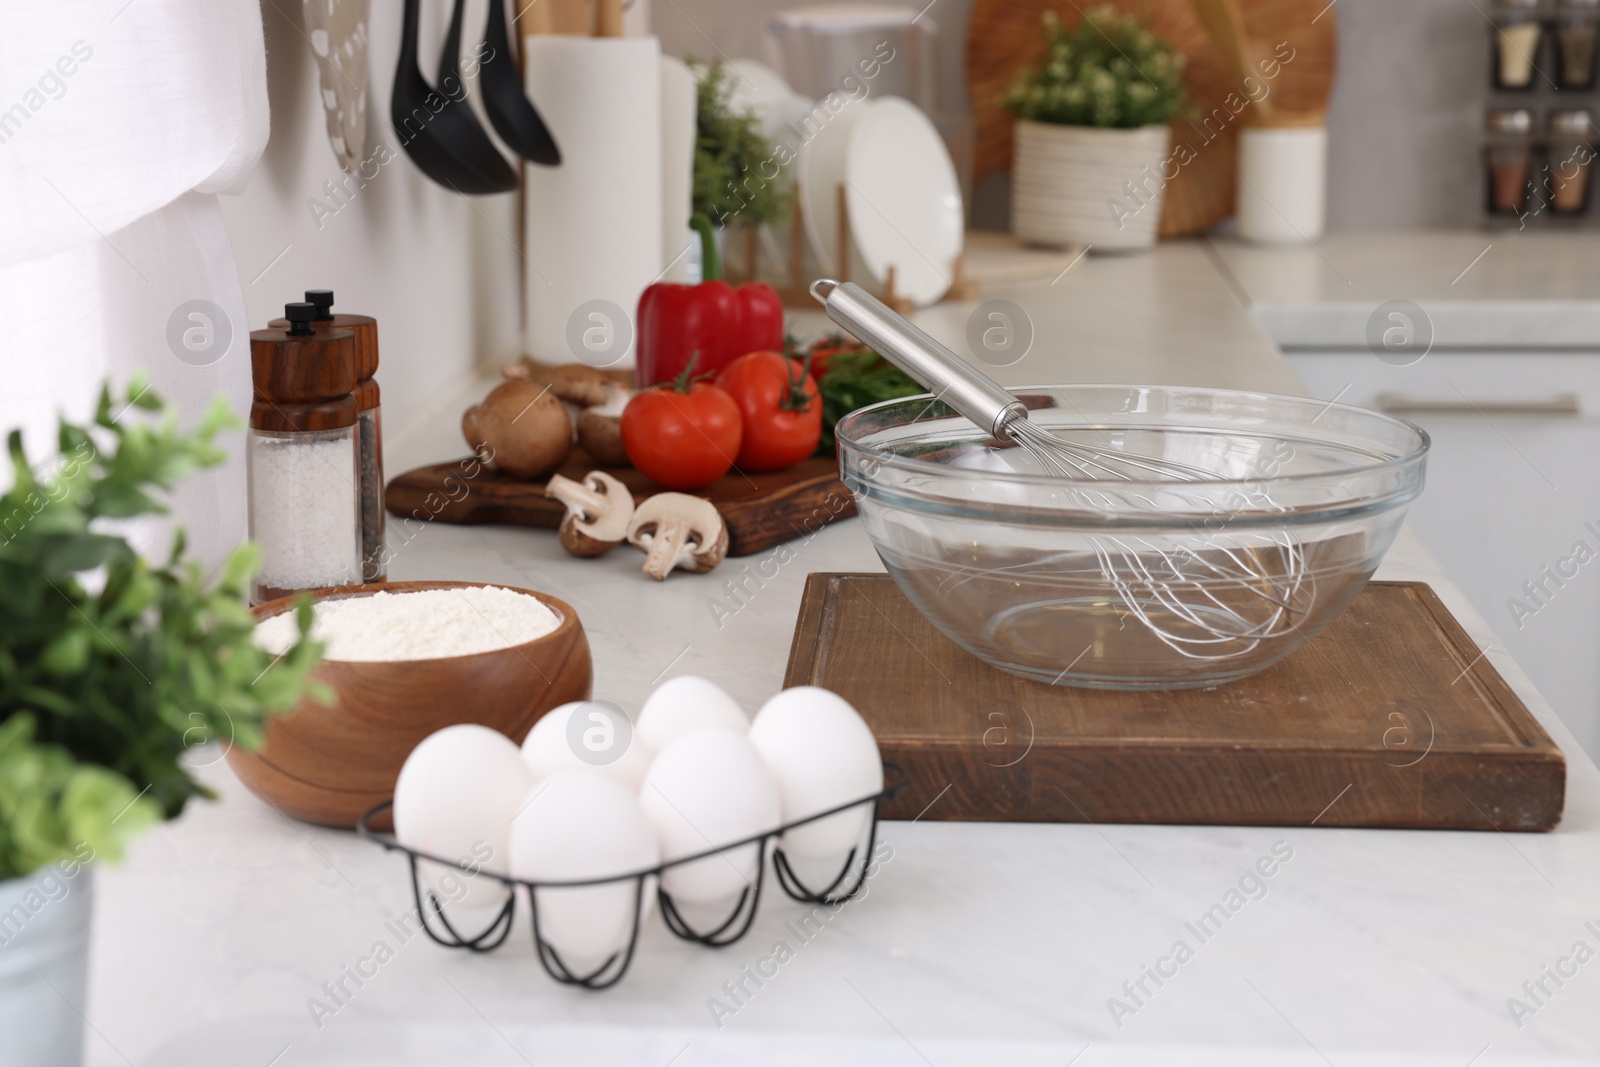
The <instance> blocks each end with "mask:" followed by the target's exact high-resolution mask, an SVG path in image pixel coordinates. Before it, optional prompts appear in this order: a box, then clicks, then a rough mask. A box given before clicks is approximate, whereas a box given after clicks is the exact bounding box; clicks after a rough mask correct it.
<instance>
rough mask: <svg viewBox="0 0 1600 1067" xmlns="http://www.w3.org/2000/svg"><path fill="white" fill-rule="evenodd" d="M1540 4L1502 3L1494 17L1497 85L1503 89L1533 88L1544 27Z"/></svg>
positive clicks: (1512, 0)
mask: <svg viewBox="0 0 1600 1067" xmlns="http://www.w3.org/2000/svg"><path fill="white" fill-rule="evenodd" d="M1537 5H1538V0H1500V3H1499V4H1498V5H1497V6H1498V10H1496V11H1495V15H1494V28H1493V30H1492V31H1491V32H1492V33H1493V35H1494V84H1495V85H1496V86H1497V87H1498V88H1501V89H1527V88H1529V87H1530V86H1532V85H1533V79H1534V74H1535V73H1536V71H1537V60H1538V57H1539V38H1540V37H1541V36H1542V35H1543V27H1542V26H1541V25H1540V23H1539V19H1538V14H1537V11H1536V8H1537Z"/></svg>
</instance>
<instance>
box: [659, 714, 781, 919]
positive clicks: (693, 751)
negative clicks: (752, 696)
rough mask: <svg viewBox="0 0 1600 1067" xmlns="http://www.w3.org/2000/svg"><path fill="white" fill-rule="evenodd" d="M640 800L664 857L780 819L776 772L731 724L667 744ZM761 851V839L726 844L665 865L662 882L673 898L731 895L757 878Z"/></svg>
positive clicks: (711, 845) (753, 831)
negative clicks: (688, 860) (711, 852)
mask: <svg viewBox="0 0 1600 1067" xmlns="http://www.w3.org/2000/svg"><path fill="white" fill-rule="evenodd" d="M639 800H640V801H641V802H642V803H643V804H644V811H645V815H647V816H648V817H649V819H650V824H651V825H652V826H654V827H655V831H656V839H657V840H659V841H660V842H661V859H662V862H664V863H669V862H671V861H672V860H674V859H678V858H681V857H683V856H690V855H693V854H694V853H696V852H704V851H706V850H707V849H711V848H716V847H719V846H721V845H726V844H730V843H732V842H734V841H739V840H742V839H744V838H747V837H750V836H752V835H754V834H759V833H761V832H763V831H765V830H771V829H774V828H776V827H777V826H778V791H777V788H776V787H775V786H774V785H773V783H772V775H771V774H770V773H769V772H768V771H767V766H766V764H765V763H763V762H762V760H761V754H760V753H758V752H757V751H756V750H755V747H754V746H753V745H751V744H750V741H749V739H747V738H746V737H745V736H744V735H743V734H742V733H739V732H738V731H735V730H730V729H728V728H727V727H726V726H708V727H706V728H705V729H703V730H696V731H695V732H694V733H691V734H685V735H684V736H683V737H680V738H678V740H676V741H674V742H673V743H672V744H670V745H668V746H667V747H666V748H665V749H663V750H662V751H661V754H660V755H659V756H657V757H656V758H655V762H654V763H652V764H650V773H649V774H647V775H645V779H644V788H642V789H641V790H640V791H639ZM761 859H762V856H761V849H760V843H759V842H756V843H753V844H749V845H744V846H742V847H739V848H734V849H729V850H728V851H726V852H724V853H721V854H720V855H715V856H707V857H706V858H705V859H702V860H696V861H695V862H693V863H686V864H684V865H683V866H681V867H673V868H671V869H669V870H667V871H666V872H665V873H663V874H662V876H661V887H662V888H663V889H664V890H666V892H667V893H668V894H669V895H670V896H672V897H673V898H674V899H676V900H682V901H688V902H690V903H696V904H704V903H711V902H714V901H716V902H721V901H726V900H729V899H731V898H733V897H736V896H738V895H739V892H740V891H741V890H743V889H744V888H746V887H747V886H750V885H753V884H754V882H755V876H756V870H757V867H758V865H759V864H760V863H761Z"/></svg>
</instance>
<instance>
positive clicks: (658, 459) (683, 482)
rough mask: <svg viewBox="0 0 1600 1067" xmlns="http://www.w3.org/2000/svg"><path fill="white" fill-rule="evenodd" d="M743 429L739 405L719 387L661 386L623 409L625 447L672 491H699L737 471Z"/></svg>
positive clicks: (636, 462)
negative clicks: (736, 462)
mask: <svg viewBox="0 0 1600 1067" xmlns="http://www.w3.org/2000/svg"><path fill="white" fill-rule="evenodd" d="M741 425H742V420H741V419H740V416H739V408H738V406H737V405H735V404H734V402H733V400H732V398H730V397H729V396H728V394H727V393H725V392H723V391H722V390H721V389H718V388H717V387H716V386H714V385H711V384H709V383H707V382H695V383H694V384H692V385H688V384H687V383H685V387H684V388H682V389H680V388H679V387H678V386H677V385H658V386H656V387H654V388H652V389H646V390H644V391H643V392H642V393H638V394H636V395H635V396H634V398H633V399H632V400H630V401H628V406H627V407H625V408H623V409H622V448H623V450H624V451H625V452H627V453H628V458H629V459H630V460H632V461H633V465H634V466H635V467H638V468H639V469H640V470H641V471H643V472H644V473H645V474H646V475H648V476H649V477H650V478H651V479H652V480H653V481H655V482H658V483H659V484H661V485H664V486H666V487H667V488H668V489H699V488H700V487H701V486H706V485H710V484H711V483H712V482H714V481H716V480H717V479H718V478H720V477H722V476H723V475H724V474H727V473H728V468H730V467H732V466H733V461H734V458H735V457H736V456H738V454H739V442H740V438H741Z"/></svg>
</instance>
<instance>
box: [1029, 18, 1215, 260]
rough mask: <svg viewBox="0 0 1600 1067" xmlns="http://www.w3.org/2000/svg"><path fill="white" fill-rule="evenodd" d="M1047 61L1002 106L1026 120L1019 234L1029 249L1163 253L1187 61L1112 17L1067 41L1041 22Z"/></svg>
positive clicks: (1086, 21) (1132, 22) (1064, 33)
mask: <svg viewBox="0 0 1600 1067" xmlns="http://www.w3.org/2000/svg"><path fill="white" fill-rule="evenodd" d="M1043 21H1044V38H1045V54H1044V58H1043V60H1042V61H1041V62H1040V63H1039V65H1038V66H1035V67H1026V68H1024V69H1022V70H1020V71H1018V73H1017V78H1016V81H1015V83H1014V84H1013V85H1012V87H1011V89H1010V90H1009V91H1008V92H1007V93H1006V95H1005V97H1004V98H1003V99H1002V101H1001V103H1002V106H1004V107H1005V109H1006V110H1007V111H1009V112H1011V114H1013V115H1015V116H1016V118H1017V122H1016V154H1015V161H1014V163H1013V166H1012V191H1011V228H1012V232H1013V233H1015V234H1016V236H1017V237H1019V238H1020V239H1022V240H1023V241H1025V242H1027V243H1030V244H1042V245H1053V246H1060V245H1067V244H1086V245H1091V246H1093V247H1094V248H1097V249H1128V248H1148V247H1150V246H1151V245H1152V244H1154V243H1155V236H1156V226H1157V223H1158V222H1159V221H1160V219H1161V203H1162V193H1163V190H1164V188H1165V185H1166V182H1167V181H1168V180H1169V179H1170V178H1171V177H1172V166H1173V164H1172V163H1171V162H1170V161H1169V160H1168V159H1167V145H1168V142H1169V131H1168V128H1167V122H1168V120H1170V119H1171V118H1172V117H1173V115H1175V114H1177V112H1178V111H1179V109H1180V108H1182V107H1183V103H1184V87H1183V81H1182V75H1183V64H1184V60H1183V57H1182V56H1181V55H1178V54H1177V53H1175V52H1174V51H1173V50H1172V49H1171V48H1170V47H1169V46H1168V45H1167V44H1166V42H1164V41H1162V40H1161V39H1160V38H1159V37H1157V36H1155V35H1154V34H1152V33H1151V32H1150V31H1149V30H1148V29H1147V28H1145V26H1144V24H1143V23H1141V22H1140V21H1139V20H1138V19H1136V18H1134V17H1133V16H1131V15H1122V14H1119V13H1118V12H1117V11H1116V9H1115V8H1112V7H1109V6H1103V7H1097V8H1094V9H1092V10H1090V11H1088V12H1086V13H1085V14H1084V16H1083V17H1082V19H1081V20H1079V22H1078V25H1077V26H1076V27H1075V28H1073V29H1070V30H1069V29H1067V28H1066V27H1065V26H1063V25H1062V23H1061V19H1060V18H1059V17H1058V16H1057V15H1056V14H1055V12H1050V11H1047V12H1045V15H1044V20H1043Z"/></svg>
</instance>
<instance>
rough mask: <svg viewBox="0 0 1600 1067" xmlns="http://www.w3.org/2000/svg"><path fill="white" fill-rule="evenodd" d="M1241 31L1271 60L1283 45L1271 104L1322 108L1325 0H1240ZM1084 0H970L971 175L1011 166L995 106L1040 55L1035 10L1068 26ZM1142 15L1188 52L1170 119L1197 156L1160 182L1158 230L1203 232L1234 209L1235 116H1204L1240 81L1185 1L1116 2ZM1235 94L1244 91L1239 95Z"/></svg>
mask: <svg viewBox="0 0 1600 1067" xmlns="http://www.w3.org/2000/svg"><path fill="white" fill-rule="evenodd" d="M1238 4H1239V9H1240V12H1241V14H1242V16H1243V18H1244V25H1245V31H1246V33H1247V34H1248V35H1249V37H1250V39H1251V42H1252V45H1253V46H1254V49H1255V51H1256V53H1257V54H1258V55H1260V56H1270V55H1272V54H1273V52H1274V50H1275V49H1277V48H1278V47H1279V45H1280V42H1286V43H1287V49H1284V50H1283V51H1282V53H1281V54H1284V55H1287V54H1289V52H1288V49H1293V53H1292V54H1293V58H1292V59H1290V60H1289V61H1288V62H1285V63H1282V64H1281V67H1280V70H1279V73H1278V76H1277V77H1276V78H1273V79H1271V80H1270V81H1269V82H1268V83H1267V84H1268V85H1269V86H1270V88H1271V100H1272V103H1273V104H1274V105H1276V106H1277V107H1278V108H1280V109H1282V110H1285V111H1314V110H1322V109H1325V108H1326V107H1327V103H1328V96H1329V94H1330V93H1331V92H1332V90H1333V70H1334V56H1335V51H1336V48H1337V41H1336V33H1335V28H1334V13H1333V5H1332V4H1328V3H1327V2H1326V0H1238ZM1088 6H1089V0H1082V2H1081V4H1080V0H974V3H973V5H972V14H971V17H970V19H969V21H968V23H967V93H968V96H969V98H970V100H971V103H972V116H973V122H974V126H975V128H976V133H977V136H976V146H975V152H974V160H973V177H974V179H977V178H981V177H983V176H984V175H985V174H988V173H989V172H991V171H996V170H1007V171H1008V170H1010V169H1011V145H1012V139H1011V130H1012V118H1011V116H1010V115H1009V114H1007V113H1006V112H1005V111H1002V110H1001V108H1000V98H1001V96H1003V95H1004V94H1005V91H1006V90H1007V89H1009V88H1010V87H1011V83H1012V80H1013V79H1014V78H1015V77H1016V73H1017V70H1018V69H1019V68H1021V67H1024V66H1028V65H1031V64H1034V63H1037V62H1038V61H1039V57H1040V56H1041V55H1042V53H1043V51H1044V33H1043V30H1042V29H1041V28H1040V25H1039V19H1040V16H1041V15H1043V14H1044V12H1046V11H1051V10H1053V11H1055V12H1057V14H1059V15H1060V16H1061V20H1062V22H1064V23H1065V24H1066V25H1068V26H1074V25H1076V24H1077V22H1078V21H1079V19H1080V18H1081V17H1082V12H1083V10H1084V9H1085V8H1086V7H1088ZM1113 6H1115V7H1117V8H1119V9H1121V10H1123V11H1126V12H1129V13H1131V14H1134V15H1137V16H1138V17H1140V18H1142V19H1143V20H1144V21H1145V22H1146V23H1147V24H1148V25H1149V27H1150V29H1151V31H1152V32H1153V33H1155V34H1156V35H1157V36H1159V37H1161V38H1163V39H1165V40H1166V41H1167V43H1168V44H1170V45H1172V47H1173V48H1174V49H1176V50H1177V51H1179V52H1182V53H1183V54H1184V55H1186V56H1188V60H1189V61H1188V64H1187V65H1186V66H1185V68H1184V83H1185V84H1186V85H1187V86H1188V89H1189V104H1190V105H1191V110H1192V112H1193V113H1192V114H1190V115H1187V116H1180V117H1178V118H1176V119H1174V120H1173V123H1172V143H1173V147H1174V150H1176V149H1177V146H1178V145H1180V144H1183V143H1187V144H1188V145H1189V147H1190V148H1191V149H1192V150H1193V153H1194V158H1193V159H1192V160H1191V161H1190V162H1189V163H1188V164H1187V165H1185V166H1182V167H1181V168H1180V169H1179V170H1178V173H1177V176H1176V177H1174V178H1173V179H1172V180H1171V181H1170V182H1168V183H1167V190H1166V202H1165V204H1164V205H1163V207H1162V211H1161V230H1160V233H1161V236H1163V237H1178V236H1183V235H1186V234H1194V233H1202V232H1204V231H1206V230H1208V229H1210V228H1211V227H1212V226H1215V225H1216V224H1217V223H1219V222H1221V221H1222V220H1224V219H1226V218H1228V217H1229V216H1231V215H1232V214H1233V211H1234V186H1235V183H1236V181H1237V178H1236V175H1235V168H1236V165H1237V156H1238V127H1239V117H1238V116H1234V117H1232V118H1231V120H1230V121H1228V122H1226V123H1223V122H1221V121H1218V120H1216V119H1213V120H1212V121H1210V122H1206V121H1205V120H1206V117H1207V116H1208V115H1211V114H1212V113H1213V109H1214V108H1218V107H1222V108H1223V110H1222V112H1221V114H1227V109H1226V107H1224V106H1223V101H1224V99H1225V98H1226V97H1227V96H1228V94H1229V93H1230V92H1234V91H1237V90H1238V88H1239V87H1238V85H1237V83H1236V81H1235V79H1234V77H1233V75H1232V73H1231V72H1230V70H1229V69H1228V67H1227V66H1226V64H1225V63H1224V61H1223V58H1222V54H1221V52H1220V51H1219V50H1218V49H1217V47H1216V45H1214V44H1213V43H1212V42H1211V38H1210V37H1209V36H1207V34H1206V31H1205V28H1204V26H1203V25H1202V24H1201V22H1200V18H1199V16H1198V15H1197V14H1195V10H1194V7H1193V6H1192V5H1191V4H1190V2H1189V0H1113ZM1241 95H1242V94H1241Z"/></svg>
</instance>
